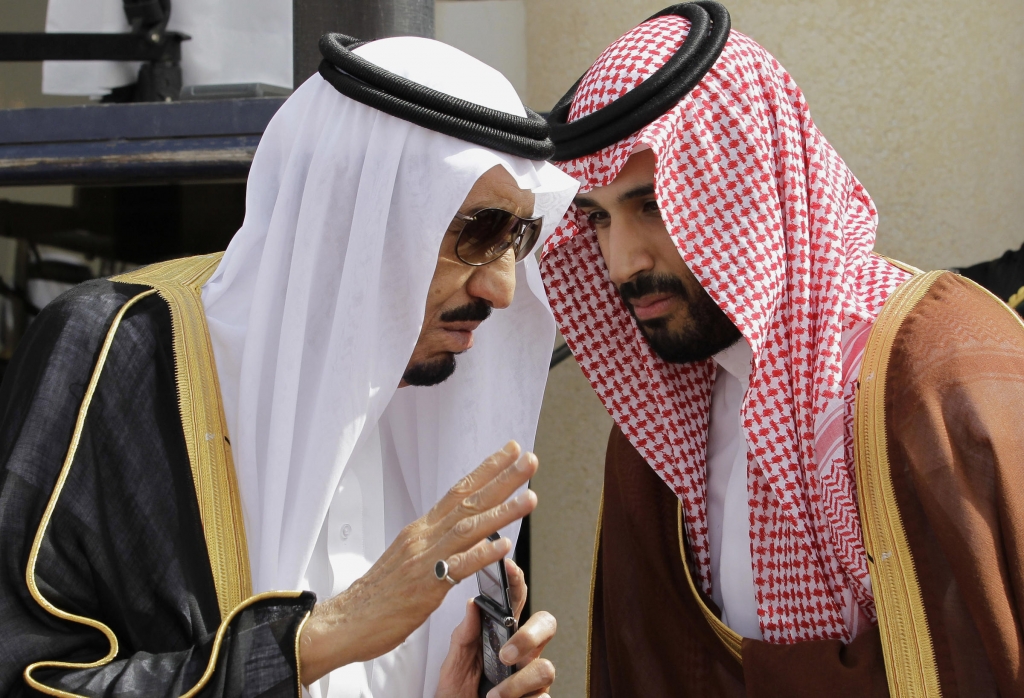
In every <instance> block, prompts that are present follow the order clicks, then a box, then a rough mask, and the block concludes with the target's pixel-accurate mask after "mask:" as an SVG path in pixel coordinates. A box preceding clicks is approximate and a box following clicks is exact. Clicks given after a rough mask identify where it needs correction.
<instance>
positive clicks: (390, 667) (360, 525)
mask: <svg viewBox="0 0 1024 698" xmlns="http://www.w3.org/2000/svg"><path fill="white" fill-rule="evenodd" d="M390 439H391V434H390V429H389V428H388V425H387V420H386V418H382V419H381V422H380V423H378V426H377V428H375V429H374V430H373V431H372V432H371V433H370V434H369V435H368V436H367V437H366V438H365V439H364V440H363V441H362V442H361V443H360V444H359V445H358V446H357V447H356V449H355V451H354V452H353V453H352V456H351V457H350V458H349V460H348V465H347V467H346V468H345V472H344V474H343V475H342V478H341V482H340V483H339V484H338V488H337V490H335V493H334V497H333V499H332V500H331V505H330V508H329V509H328V512H327V518H326V519H325V520H324V524H323V527H322V528H321V530H320V535H319V536H318V537H317V540H316V546H315V547H314V549H313V557H312V559H310V561H309V566H308V567H307V568H306V574H305V580H304V587H305V588H306V589H310V590H311V591H314V592H316V595H317V599H318V600H325V599H328V598H330V597H332V596H335V595H337V594H340V593H341V592H342V591H344V590H345V589H347V588H348V587H349V586H350V585H351V584H352V582H354V581H355V580H356V579H358V578H359V577H361V576H363V575H364V574H366V572H367V571H368V570H369V569H370V567H371V566H372V565H373V563H374V562H376V560H377V559H378V558H380V556H381V555H382V554H383V553H384V549H385V547H386V546H387V544H388V543H390V542H391V541H393V540H394V539H395V538H396V537H397V535H398V532H399V531H400V530H401V528H402V526H404V525H406V524H407V523H409V522H411V521H412V520H413V519H414V518H415V513H414V509H413V506H412V501H411V499H410V497H409V493H408V486H407V483H406V482H405V479H404V477H403V474H402V472H401V469H400V467H399V466H398V459H397V458H396V457H395V456H394V454H393V453H391V451H392V450H393V445H392V443H391V441H390ZM429 627H430V621H429V620H428V621H427V622H426V623H424V624H423V625H421V626H420V627H419V628H418V629H416V631H415V632H413V633H412V634H411V635H410V636H409V637H408V638H407V639H406V640H405V642H403V643H402V644H400V645H399V646H398V647H396V648H395V649H394V650H392V651H390V652H388V653H387V654H385V655H383V656H381V657H377V658H376V659H373V660H370V661H368V662H354V663H352V664H347V665H345V666H343V667H341V668H340V669H335V670H334V671H332V672H331V673H330V674H328V675H327V676H325V677H324V678H322V679H320V680H319V681H317V682H316V683H315V684H313V685H312V686H309V688H308V691H307V692H306V694H305V695H307V696H309V698H406V697H407V696H415V695H421V694H423V692H424V677H425V675H426V670H427V639H428V638H427V634H428V629H429Z"/></svg>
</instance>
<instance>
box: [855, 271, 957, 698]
mask: <svg viewBox="0 0 1024 698" xmlns="http://www.w3.org/2000/svg"><path fill="white" fill-rule="evenodd" d="M894 264H895V262H894ZM896 266H900V268H904V269H905V268H906V267H905V265H896ZM911 269H912V268H911ZM945 273H947V272H945V271H941V270H940V271H932V272H928V273H923V272H918V273H917V274H916V275H915V276H913V277H912V278H911V279H909V280H908V281H906V282H904V283H903V284H902V285H901V286H900V287H899V288H897V289H896V290H895V291H894V292H893V293H892V295H890V296H889V298H888V299H887V300H886V302H885V305H884V307H883V308H882V312H881V313H880V314H879V316H878V319H877V320H876V321H875V324H874V326H873V327H872V329H871V334H870V335H869V336H868V341H867V345H866V347H865V349H864V359H863V363H862V365H861V369H860V380H859V387H858V390H857V399H856V406H855V408H854V433H855V438H854V460H855V463H856V476H857V499H858V504H859V507H860V516H861V528H862V529H863V532H864V547H865V549H866V550H867V554H868V569H869V571H870V573H871V586H872V589H873V591H874V596H875V608H876V609H877V611H878V628H879V631H880V633H881V640H882V652H883V655H884V657H885V674H886V678H887V680H888V683H889V691H890V694H891V695H892V696H893V698H926V697H927V698H933V697H937V696H941V695H942V690H941V687H940V685H939V673H938V668H937V666H936V661H935V649H934V647H933V646H932V637H931V633H930V632H929V630H928V619H927V616H926V613H925V608H924V600H923V598H922V596H921V586H920V583H919V582H918V578H917V571H916V568H915V567H914V558H913V554H912V553H911V550H910V545H909V543H908V541H907V534H906V531H905V529H904V528H903V521H902V518H901V517H900V511H899V505H898V503H897V501H896V493H895V490H894V488H893V483H892V476H891V471H890V464H889V451H888V437H887V435H886V417H885V386H886V377H887V371H888V366H889V359H890V357H891V355H892V348H893V344H894V342H895V340H896V336H897V334H898V333H899V330H900V327H901V326H902V324H903V321H904V319H905V318H906V317H907V315H908V314H909V313H910V312H911V311H912V310H913V309H914V307H915V306H916V305H917V303H918V302H919V301H920V300H921V299H922V298H923V297H924V295H925V294H926V293H927V292H928V290H929V289H930V288H931V287H932V284H934V283H935V280H936V279H938V278H939V277H940V276H941V275H943V274H945Z"/></svg>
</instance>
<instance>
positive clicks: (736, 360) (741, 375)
mask: <svg viewBox="0 0 1024 698" xmlns="http://www.w3.org/2000/svg"><path fill="white" fill-rule="evenodd" d="M753 356H754V354H753V352H751V351H750V345H749V344H747V340H745V339H743V338H742V337H741V338H740V340H739V341H738V342H736V343H735V344H733V345H732V346H731V347H729V348H727V349H723V350H722V351H720V352H718V353H717V354H715V355H714V356H713V357H712V358H713V359H714V360H715V363H716V364H718V365H719V366H721V367H722V368H724V369H725V370H726V371H728V372H729V373H731V374H732V375H733V376H735V377H736V378H737V379H739V381H740V383H742V384H743V388H744V389H746V388H747V387H748V386H749V385H750V361H751V359H752V358H753Z"/></svg>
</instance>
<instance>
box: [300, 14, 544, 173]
mask: <svg viewBox="0 0 1024 698" xmlns="http://www.w3.org/2000/svg"><path fill="white" fill-rule="evenodd" d="M364 43H366V42H363V41H359V40H358V39H355V38H353V37H351V36H346V35H344V34H324V35H323V36H322V37H320V53H321V55H323V57H324V60H322V61H321V62H320V75H322V76H323V78H324V79H325V80H327V82H329V83H331V84H332V85H333V86H334V87H335V89H337V90H338V92H340V93H342V94H343V95H345V96H346V97H349V98H351V99H354V100H356V101H357V102H362V103H363V104H366V105H368V106H371V107H373V108H374V109H378V110H380V111H382V112H384V113H385V114H390V115H391V116H395V117H398V118H399V119H404V120H406V121H411V122H412V123H414V124H416V125H418V126H422V127H423V128H428V129H430V130H432V131H438V132H440V133H443V134H445V135H448V136H452V137H453V138H458V139H461V140H464V141H469V142H470V143H475V144H476V145H482V146H484V147H485V148H491V149H492V150H498V151H500V152H503V153H509V154H510V155H518V156H519V157H524V158H528V159H530V160H547V159H548V158H550V157H551V155H552V154H553V153H554V152H555V146H554V144H553V143H552V142H551V139H550V138H549V137H548V134H549V133H550V127H549V126H548V123H547V122H546V121H545V120H544V118H543V117H541V116H540V115H539V114H537V113H536V112H533V111H530V110H529V109H526V114H527V116H526V118H523V117H521V116H515V115H513V114H508V113H506V112H503V111H498V110H496V109H488V108H487V107H483V106H480V105H479V104H474V103H473V102H467V101H466V100H464V99H459V98H457V97H452V96H451V95H449V94H445V93H444V92H438V91H437V90H432V89H430V88H429V87H424V86H423V85H420V84H419V83H416V82H413V81H412V80H407V79H406V78H403V77H401V76H399V75H395V74H394V73H392V72H390V71H388V70H384V69H383V68H381V67H380V66H378V65H375V64H373V63H371V62H370V61H368V60H366V59H365V58H362V57H360V56H357V55H356V54H354V53H352V49H354V48H356V47H358V46H361V45H362V44H364ZM524 108H525V107H524Z"/></svg>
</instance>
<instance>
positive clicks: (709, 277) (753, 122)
mask: <svg viewBox="0 0 1024 698" xmlns="http://www.w3.org/2000/svg"><path fill="white" fill-rule="evenodd" d="M688 28H689V22H688V21H687V20H686V19H683V18H681V17H675V16H671V17H662V18H658V19H656V20H652V21H650V22H646V23H644V24H642V25H640V26H639V27H637V28H636V29H634V30H632V31H630V32H629V33H628V34H626V35H625V36H623V37H622V38H620V39H619V40H618V41H616V42H615V43H614V44H612V45H611V46H610V47H608V49H607V50H605V52H604V53H603V54H601V56H600V58H598V60H597V62H596V63H595V64H594V66H593V67H591V69H590V71H589V72H588V74H587V75H586V77H585V78H584V79H583V81H582V83H581V84H580V87H579V90H578V91H577V93H576V97H575V99H574V101H573V104H572V109H571V111H570V114H569V121H573V120H575V119H577V118H580V117H582V116H584V115H586V114H588V113H591V112H593V111H594V110H596V109H599V108H601V107H603V106H605V105H606V104H608V103H609V102H610V101H612V100H614V99H616V98H618V97H620V96H621V95H623V94H624V93H626V92H627V91H628V90H630V89H631V88H633V87H635V86H636V85H637V84H639V83H640V82H642V81H643V80H644V79H646V78H647V77H649V76H650V75H651V74H652V73H654V71H655V70H657V69H658V68H659V67H660V66H661V65H663V64H664V63H665V61H666V60H667V59H668V58H669V57H670V56H671V55H672V54H673V53H674V52H675V51H676V50H677V49H678V47H679V45H680V44H681V43H682V40H683V39H684V38H685V35H686V32H687V30H688ZM643 146H647V147H650V148H651V149H652V150H653V151H654V155H655V158H656V182H655V194H656V197H657V200H658V205H659V207H660V208H661V213H662V217H663V219H664V221H665V225H666V227H667V228H668V230H669V232H670V234H671V235H672V237H673V239H674V240H675V244H676V247H677V248H678V249H679V253H680V254H681V255H682V257H683V260H684V261H685V262H686V264H687V266H688V267H689V268H690V270H691V271H692V272H693V274H694V275H695V276H696V278H697V279H698V280H699V281H700V283H701V285H702V286H703V287H704V289H705V290H707V292H708V293H709V294H710V296H711V298H712V299H713V300H714V301H715V302H716V303H717V304H718V305H719V306H720V307H721V308H722V310H723V311H725V313H726V315H727V316H728V317H729V319H730V320H731V321H732V322H733V323H734V324H735V325H736V327H738V328H739V330H740V331H741V332H742V333H743V336H744V337H745V338H746V340H747V342H748V343H749V344H750V346H751V349H752V350H753V356H754V359H753V365H752V370H751V379H750V389H749V391H748V392H747V394H746V396H745V398H744V400H743V406H742V409H741V417H742V421H743V429H744V433H745V436H746V439H747V443H748V446H749V455H748V458H749V460H748V476H747V492H748V497H749V503H750V541H751V554H752V560H753V566H754V584H755V589H756V595H757V603H758V609H759V611H758V612H759V620H760V625H761V629H762V631H763V635H764V639H765V640H767V641H769V642H775V643H791V642H798V641H802V640H817V639H825V638H835V639H841V640H844V641H849V640H850V639H852V638H853V637H854V636H855V635H856V634H857V633H858V632H859V631H860V630H861V629H863V628H865V627H867V622H865V621H868V622H873V621H874V620H875V609H874V601H873V597H872V594H871V585H870V580H869V576H868V568H867V562H866V555H865V551H864V546H863V542H862V539H861V527H860V519H859V517H858V514H857V504H856V490H855V483H854V473H853V442H852V431H851V429H852V413H853V396H854V384H855V377H856V375H857V371H858V370H859V362H860V357H861V355H862V352H863V347H864V342H865V340H866V336H867V331H868V330H869V329H870V327H871V324H872V323H873V321H874V319H875V318H876V317H877V315H878V312H879V311H880V309H881V307H882V304H883V302H884V301H885V299H886V298H887V297H888V295H889V294H890V293H891V292H892V291H893V290H894V289H895V288H896V287H897V286H898V285H899V284H900V283H901V282H903V281H904V280H906V279H907V278H908V274H907V273H906V272H903V271H900V270H899V269H897V268H895V267H894V266H892V265H891V264H889V263H888V262H886V261H884V260H883V259H881V258H879V257H877V256H875V255H873V254H872V253H871V248H872V246H873V245H874V241H875V229H876V226H877V214H876V211H875V208H874V205H873V204H872V202H871V199H870V198H869V196H868V194H867V192H866V191H865V190H864V188H863V187H862V186H861V184H860V182H858V181H857V179H856V178H855V177H854V176H853V174H852V173H851V172H850V170H849V169H848V168H847V167H846V164H845V163H844V162H843V161H842V160H841V159H840V157H839V155H838V154H837V153H836V152H835V151H834V150H833V149H832V147H831V146H830V145H829V144H828V143H827V142H826V141H825V138H824V137H823V136H822V134H821V133H820V132H819V131H818V129H817V127H815V125H814V123H813V122H812V121H811V116H810V113H809V111H808V108H807V104H806V103H805V101H804V98H803V94H802V93H801V91H800V89H799V88H798V87H797V86H796V83H795V82H794V81H793V79H792V78H791V77H790V76H789V74H788V73H786V71H785V70H784V69H783V68H782V66H781V65H779V63H778V62H777V61H776V60H775V59H774V58H773V57H772V56H771V55H769V54H768V52H767V51H765V50H764V49H763V48H762V47H761V46H759V45H758V44H757V43H755V42H754V41H752V40H751V39H749V38H748V37H746V36H743V35H742V34H740V33H739V32H736V31H734V32H732V34H731V36H730V38H729V40H728V43H727V44H726V46H725V49H724V51H723V53H722V55H721V57H720V58H719V59H718V61H717V62H716V63H715V65H714V66H713V67H712V69H711V70H710V72H709V73H708V74H707V75H706V76H705V77H704V78H703V79H702V80H701V82H700V83H699V84H698V85H697V87H696V88H694V89H693V90H692V91H691V92H690V93H689V94H688V95H687V96H685V97H684V98H682V99H681V100H680V101H679V103H678V104H677V105H676V106H675V107H674V108H673V109H671V110H670V111H669V112H668V113H666V114H665V115H663V116H662V117H660V118H658V119H657V120H656V121H654V122H653V123H651V124H650V125H648V126H647V127H645V128H644V129H642V130H641V131H639V132H638V133H636V134H634V135H633V136H630V137H629V138H626V139H624V140H622V141H620V142H619V143H617V144H615V145H613V146H609V147H608V148H605V149H604V150H602V151H600V152H598V153H596V154H594V155H590V156H585V157H582V158H579V159H577V160H573V161H569V162H565V163H562V164H561V167H562V168H563V169H564V170H565V171H566V172H567V173H569V174H570V175H572V176H574V177H576V178H577V179H578V180H579V181H580V182H581V183H582V188H581V190H580V191H581V192H586V191H589V190H591V189H594V188H595V187H602V186H606V185H608V184H609V183H611V182H612V181H613V180H614V179H615V177H616V176H617V174H618V172H619V170H620V169H621V168H622V166H623V164H624V163H625V161H626V160H627V159H628V158H629V156H630V155H631V154H632V153H633V152H634V151H635V150H636V149H638V148H642V147H643ZM542 274H543V277H544V281H545V284H546V286H547V290H548V297H549V299H550V301H551V306H552V308H553V310H554V313H555V317H556V319H557V320H558V323H559V326H560V328H561V331H562V334H563V336H564V337H565V339H566V341H567V342H568V344H569V346H570V348H571V349H572V351H573V354H574V355H575V356H576V359H577V360H578V362H579V364H580V366H581V367H582V369H583V372H584V374H586V376H587V378H588V379H589V380H590V382H591V384H592V385H593V386H594V389H595V390H596V391H597V394H598V396H599V397H600V398H601V400H602V402H603V403H604V405H605V407H606V408H607V409H608V411H609V413H610V414H611V415H612V417H613V418H614V419H615V421H616V423H617V424H618V425H619V426H620V427H621V428H622V430H623V432H624V433H625V435H626V436H627V438H629V440H630V442H631V443H632V444H633V445H634V446H635V447H636V448H637V449H638V450H639V452H640V453H641V454H642V455H643V456H644V458H645V459H646V460H647V462H648V463H650V464H651V466H652V467H654V469H655V470H656V471H657V472H658V474H659V475H660V476H661V478H662V479H663V480H664V481H665V483H666V484H667V485H668V486H669V487H671V488H672V490H673V491H674V492H675V493H676V494H677V495H678V497H679V499H680V500H681V501H682V504H683V514H684V520H685V522H686V532H687V536H688V542H689V545H690V549H691V551H692V553H693V556H694V558H695V560H696V564H697V568H698V571H699V578H700V583H701V585H702V586H703V589H704V591H705V592H707V593H708V594H709V595H710V593H711V574H710V567H711V566H710V559H709V546H708V528H707V513H706V500H705V491H706V488H705V470H706V461H705V455H706V447H707V434H708V415H709V411H710V400H711V388H712V384H713V382H714V377H715V367H714V363H713V361H712V360H710V359H709V360H707V361H703V362H698V363H692V364H685V365H673V364H668V363H665V362H664V361H662V360H661V359H659V358H658V357H657V356H656V355H654V353H653V352H652V351H651V350H650V348H649V347H648V345H647V343H646V342H645V341H644V340H643V338H642V336H641V335H640V333H639V330H638V329H637V326H636V324H635V322H634V321H633V318H632V317H631V316H630V314H629V313H628V312H627V310H626V307H625V305H624V303H623V302H622V300H621V298H620V297H619V295H618V293H617V291H616V289H615V288H614V286H613V285H612V283H611V282H610V281H609V279H608V273H607V270H606V267H605V265H604V261H603V259H602V257H601V252H600V249H599V248H598V244H597V239H596V237H595V235H594V232H593V230H592V229H591V228H590V226H589V224H588V223H587V220H586V217H585V216H583V215H582V214H581V213H580V212H579V210H578V209H576V207H575V206H574V207H572V208H571V209H570V210H569V212H568V213H567V214H566V217H565V219H564V220H563V221H562V224H561V225H560V227H559V228H558V230H557V231H556V233H555V235H553V236H552V237H551V239H550V240H549V241H548V242H547V244H546V246H545V249H544V258H543V262H542Z"/></svg>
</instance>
